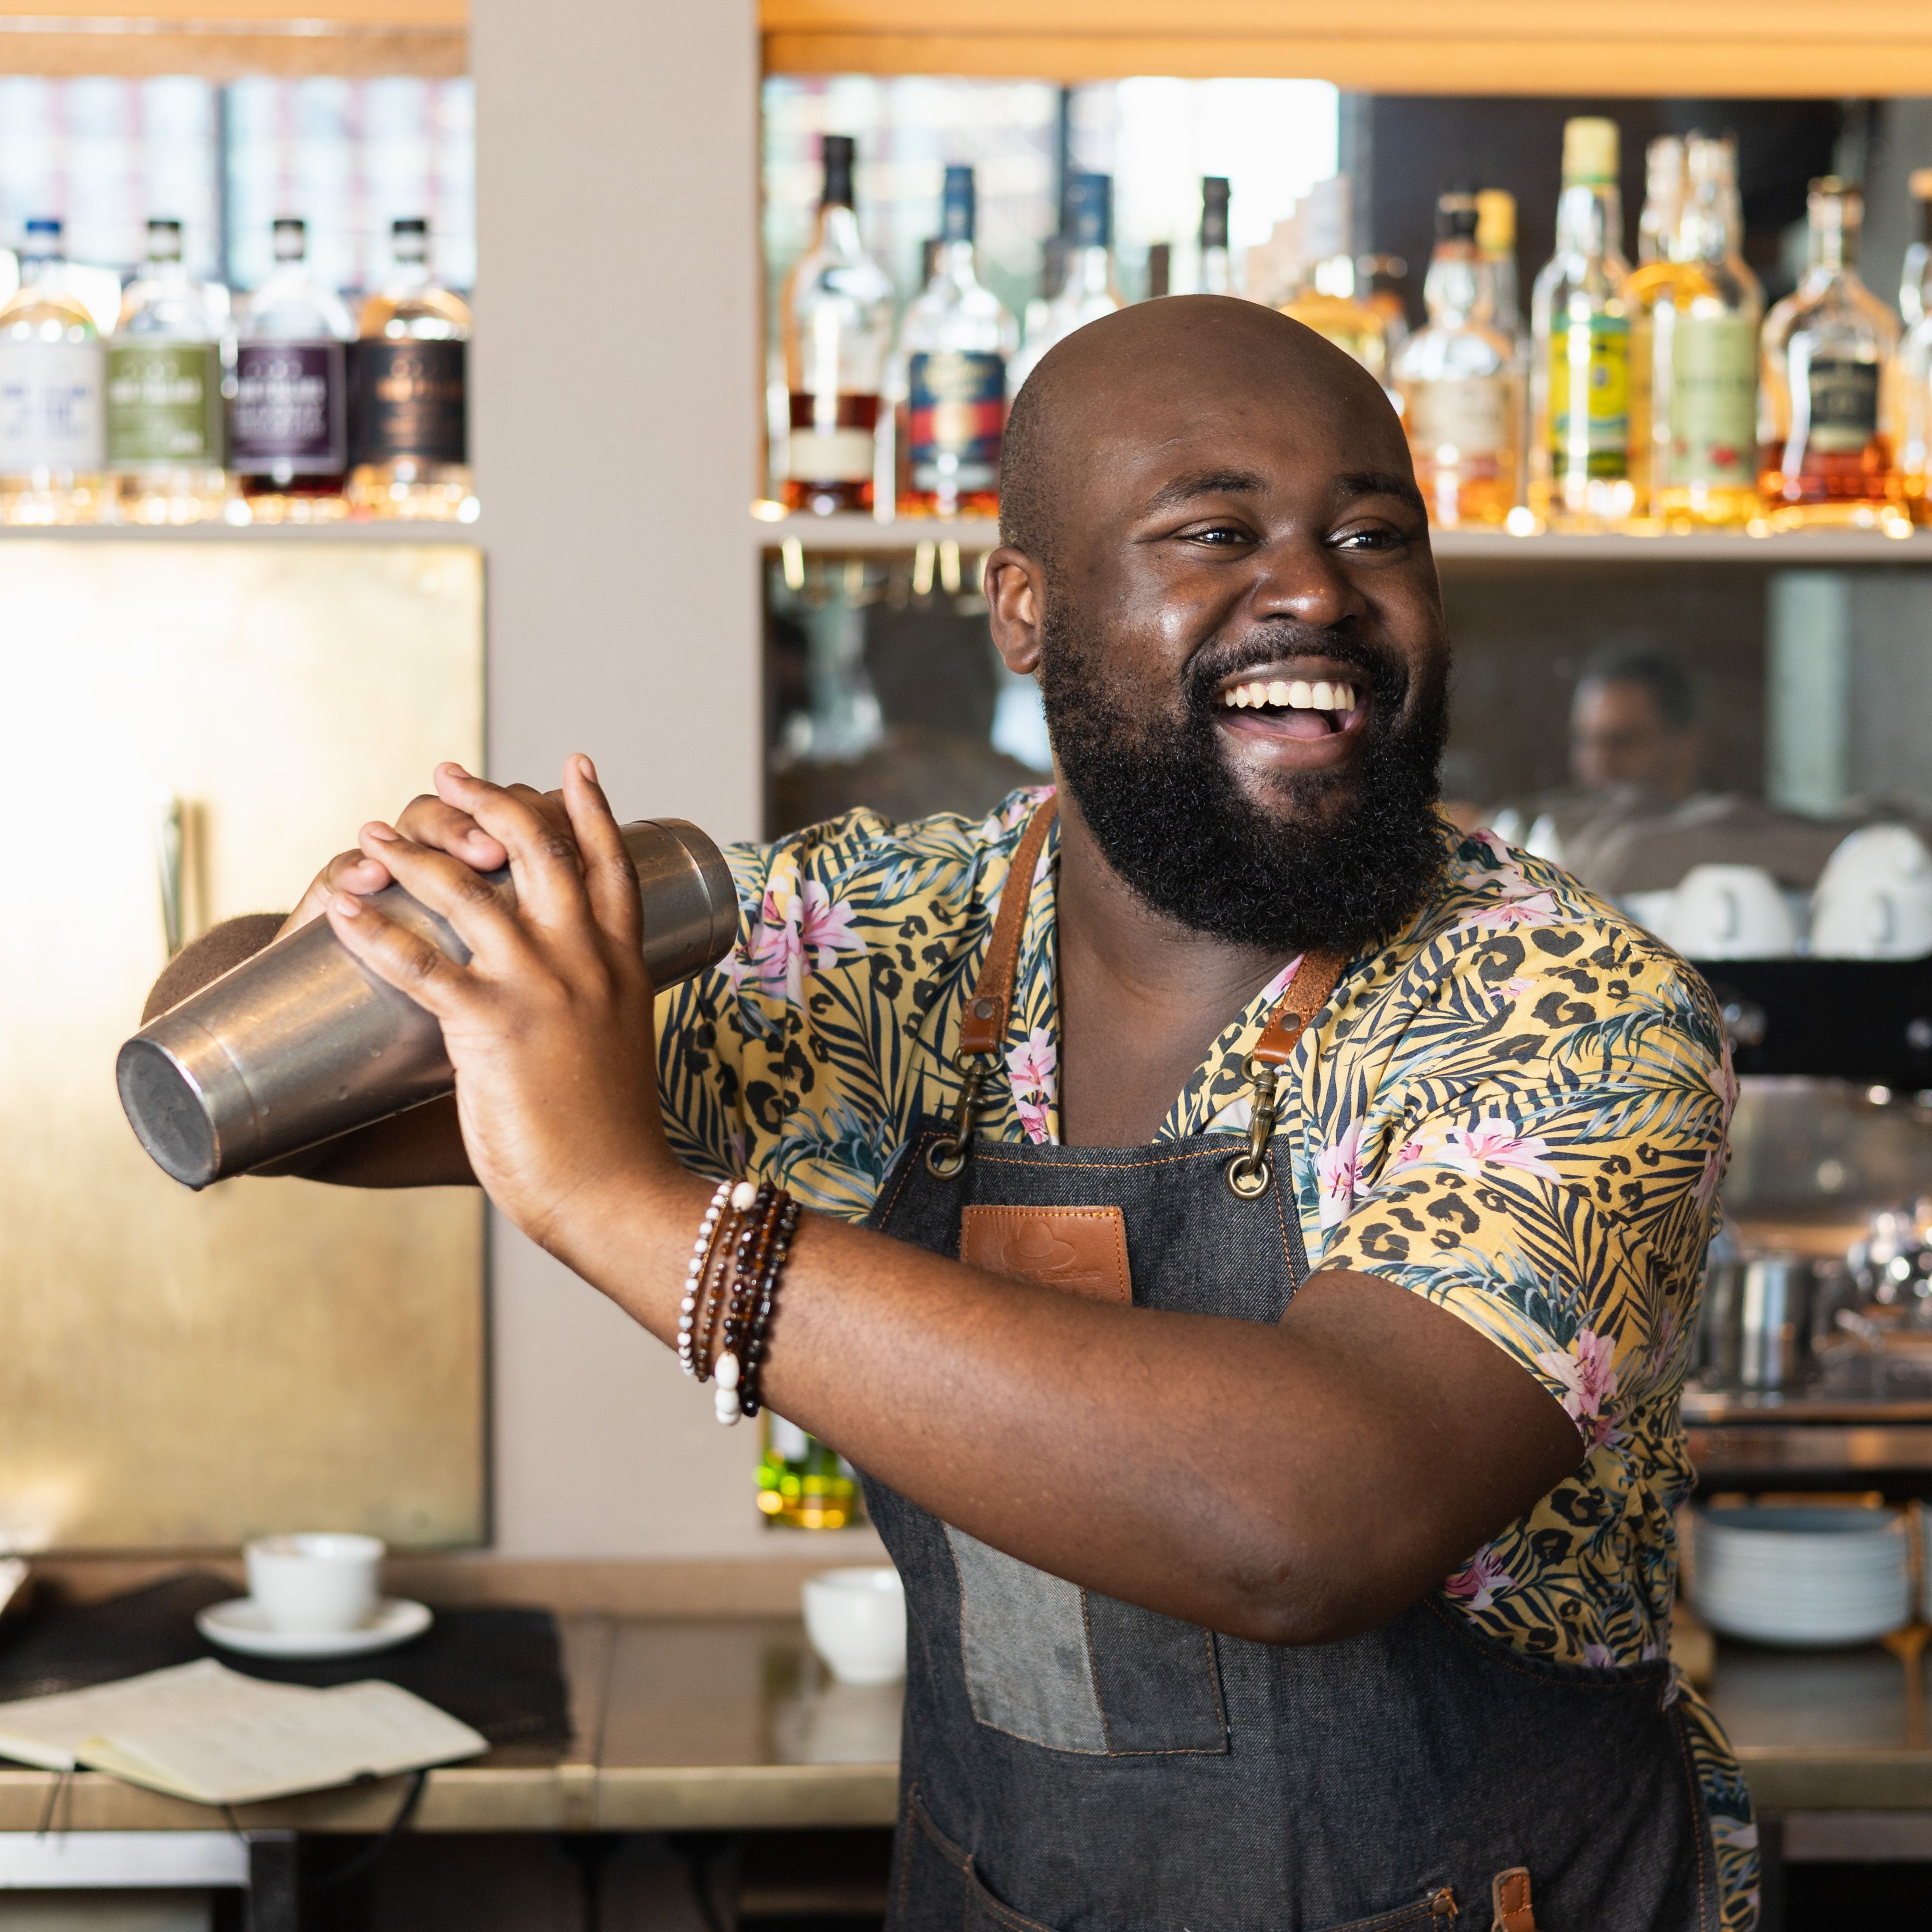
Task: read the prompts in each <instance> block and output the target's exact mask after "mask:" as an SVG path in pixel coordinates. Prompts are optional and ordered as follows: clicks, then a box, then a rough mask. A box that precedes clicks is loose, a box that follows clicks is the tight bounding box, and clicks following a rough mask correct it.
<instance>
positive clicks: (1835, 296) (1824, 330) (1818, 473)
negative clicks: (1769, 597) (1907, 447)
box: [1758, 175, 1902, 529]
mask: <svg viewBox="0 0 1932 1932" xmlns="http://www.w3.org/2000/svg"><path fill="white" fill-rule="evenodd" d="M1809 211H1810V215H1811V254H1810V260H1809V261H1808V263H1807V265H1806V267H1805V273H1804V275H1803V276H1802V278H1800V280H1799V284H1798V287H1796V289H1795V290H1793V292H1792V293H1790V295H1788V296H1786V297H1785V298H1784V300H1783V301H1782V302H1779V303H1778V305H1776V306H1775V308H1773V309H1772V311H1771V313H1770V314H1769V315H1768V316H1766V318H1765V323H1764V333H1763V338H1762V341H1761V344H1760V389H1759V398H1758V442H1759V451H1758V489H1759V492H1760V494H1761V495H1762V496H1763V499H1764V508H1765V511H1766V515H1767V517H1769V520H1770V522H1771V524H1772V528H1773V529H1796V528H1799V527H1802V526H1806V525H1811V524H1827V525H1830V524H1838V525H1846V524H1850V525H1854V526H1858V527H1861V528H1866V529H1870V528H1876V527H1880V526H1888V525H1889V524H1891V523H1893V522H1894V521H1896V520H1897V519H1898V517H1899V516H1900V510H1899V508H1898V502H1899V499H1900V496H1901V494H1902V491H1901V490H1900V482H1899V478H1898V477H1897V473H1896V472H1895V471H1894V469H1893V467H1892V461H1893V442H1892V431H1893V396H1892V388H1893V383H1894V368H1893V360H1894V357H1895V356H1896V355H1897V350H1898V324H1897V321H1896V320H1894V317H1893V315H1892V313H1891V310H1890V309H1889V308H1888V307H1887V306H1886V305H1885V304H1884V303H1883V302H1881V301H1879V299H1878V297H1877V296H1875V295H1873V293H1871V291H1870V290H1869V289H1867V287H1865V285H1864V284H1863V283H1862V282H1861V281H1859V280H1858V268H1857V263H1858V227H1859V223H1860V220H1861V216H1862V214H1863V212H1864V202H1863V198H1862V197H1861V195H1860V194H1859V193H1858V190H1857V189H1856V188H1855V187H1849V186H1848V185H1847V184H1846V183H1844V182H1843V181H1840V180H1838V178H1836V177H1835V176H1830V175H1828V176H1826V178H1823V180H1820V181H1814V182H1813V183H1812V184H1811V197H1810V202H1809Z"/></svg>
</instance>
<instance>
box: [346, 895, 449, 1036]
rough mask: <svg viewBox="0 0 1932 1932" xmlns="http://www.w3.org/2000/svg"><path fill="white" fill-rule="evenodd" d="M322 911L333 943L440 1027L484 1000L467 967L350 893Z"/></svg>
mask: <svg viewBox="0 0 1932 1932" xmlns="http://www.w3.org/2000/svg"><path fill="white" fill-rule="evenodd" d="M471 876H472V877H474V876H475V874H471ZM486 889H487V888H486ZM326 910H327V912H328V916H329V925H330V926H331V927H332V928H333V929H334V931H335V936H336V938H338V939H339V940H341V942H342V943H343V944H344V946H346V947H348V949H349V950H350V952H351V953H354V954H355V956H356V958H357V959H359V960H361V961H362V963H363V965H365V966H367V967H368V969H369V970H370V971H371V972H372V973H374V974H375V975H376V977H377V978H378V979H379V980H387V981H388V982H389V984H390V985H391V986H394V987H395V988H396V989H398V991H399V992H404V993H407V994H408V995H409V996H410V998H411V999H413V1001H416V1004H417V1005H418V1006H419V1007H425V1008H427V1009H428V1010H429V1011H430V1012H431V1013H434V1015H435V1016H437V1019H440V1020H441V1021H443V1022H444V1023H445V1024H447V1023H448V1022H449V1021H450V1020H452V1019H456V1018H458V1017H459V1016H461V1015H462V1014H463V1013H466V1012H468V1011H469V1010H471V1008H472V1007H473V1006H474V1005H475V1003H476V1002H477V1001H479V1000H481V999H484V998H487V992H486V991H485V989H484V988H483V987H482V986H481V985H480V984H479V983H478V980H477V979H476V977H475V974H472V973H471V972H470V971H469V970H468V968H466V967H462V966H459V965H457V963H456V962H455V960H453V959H450V958H449V957H448V956H447V955H446V954H445V953H443V952H442V951H441V950H440V948H438V947H436V946H435V945H434V944H432V943H431V941H428V940H427V939H425V938H422V936H421V935H419V934H417V933H413V932H408V931H407V930H406V929H404V928H403V927H401V926H398V924H397V923H396V922H395V920H394V919H389V918H386V917H385V916H384V915H383V913H381V912H380V911H378V910H377V908H376V907H374V906H372V905H371V904H369V903H368V901H367V900H365V899H363V898H359V896H358V895H356V894H355V893H353V892H335V893H332V894H331V895H330V897H329V904H328V907H327V908H326Z"/></svg>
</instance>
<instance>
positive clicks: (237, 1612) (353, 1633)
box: [194, 1597, 434, 1657]
mask: <svg viewBox="0 0 1932 1932" xmlns="http://www.w3.org/2000/svg"><path fill="white" fill-rule="evenodd" d="M433 1621H434V1619H432V1617H431V1613H430V1611H429V1610H428V1607H427V1606H426V1605H425V1604H413V1603H411V1602H410V1600H409V1599H408V1598H407V1597H385V1598H383V1601H381V1602H380V1604H377V1606H376V1607H375V1608H374V1610H372V1611H371V1612H370V1613H369V1616H368V1621H367V1622H364V1623H361V1624H359V1625H357V1626H356V1628H355V1629H353V1630H346V1631H278V1630H276V1629H275V1628H273V1627H272V1625H270V1624H269V1619H268V1617H267V1616H266V1613H264V1612H263V1609H262V1607H261V1605H260V1604H258V1603H257V1602H256V1601H255V1600H254V1598H253V1597H231V1598H229V1601H227V1602H226V1603H225V1604H209V1606H208V1608H207V1609H206V1610H199V1611H197V1612H196V1613H195V1619H194V1627H195V1628H196V1630H198V1631H200V1633H201V1634H202V1636H203V1637H206V1638H207V1640H208V1642H209V1643H218V1644H219V1645H220V1646H221V1647H222V1648H223V1649H224V1650H239V1651H241V1652H244V1653H245V1655H248V1656H250V1657H360V1656H362V1655H363V1654H364V1653H365V1652H368V1651H372V1650H388V1649H390V1648H392V1646H395V1645H396V1644H399V1643H407V1642H408V1641H409V1640H410V1638H411V1637H420V1636H421V1635H422V1634H423V1632H424V1631H426V1630H428V1628H429V1627H430V1625H431V1622H433Z"/></svg>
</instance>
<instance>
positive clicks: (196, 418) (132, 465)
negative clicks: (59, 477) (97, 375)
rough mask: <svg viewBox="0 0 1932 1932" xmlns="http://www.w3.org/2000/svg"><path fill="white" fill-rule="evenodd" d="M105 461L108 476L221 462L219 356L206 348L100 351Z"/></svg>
mask: <svg viewBox="0 0 1932 1932" xmlns="http://www.w3.org/2000/svg"><path fill="white" fill-rule="evenodd" d="M107 461H108V464H109V466H110V468H113V469H139V468H142V467H147V466H153V467H156V468H164V467H166V466H168V465H170V464H173V463H198V464H201V465H203V466H207V465H209V464H214V465H219V464H220V461H221V352H220V350H218V349H217V348H216V347H215V346H214V344H213V343H211V342H150V343H142V342H130V343H121V342H110V344H108V345H107Z"/></svg>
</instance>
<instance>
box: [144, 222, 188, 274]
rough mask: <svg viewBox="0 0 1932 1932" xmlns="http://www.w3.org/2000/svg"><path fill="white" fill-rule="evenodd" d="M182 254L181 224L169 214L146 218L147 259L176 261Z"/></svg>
mask: <svg viewBox="0 0 1932 1932" xmlns="http://www.w3.org/2000/svg"><path fill="white" fill-rule="evenodd" d="M148 260H149V261H151V262H178V261H179V260H181V223H179V222H178V221H177V220H175V219H174V218H173V217H172V216H171V215H165V214H152V215H150V216H149V217H148Z"/></svg>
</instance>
